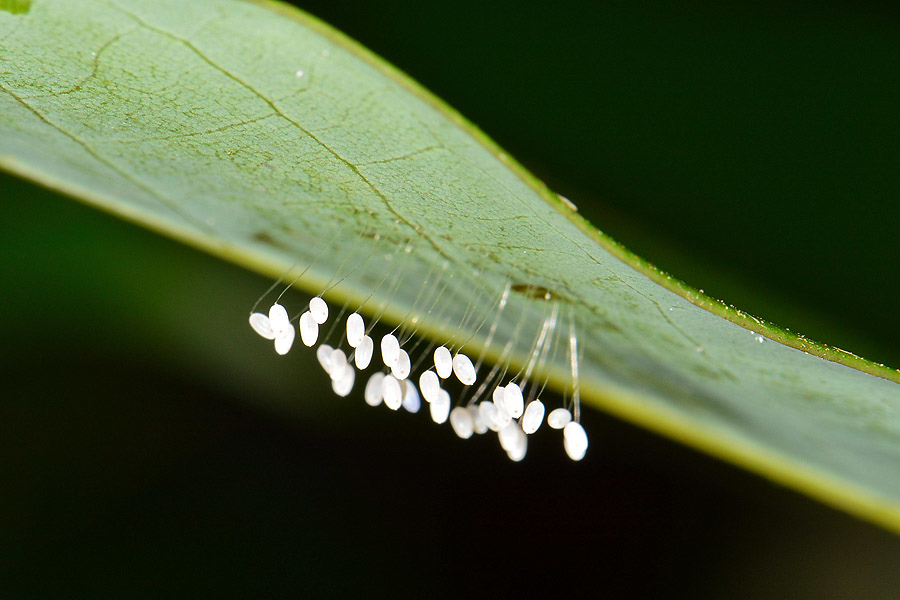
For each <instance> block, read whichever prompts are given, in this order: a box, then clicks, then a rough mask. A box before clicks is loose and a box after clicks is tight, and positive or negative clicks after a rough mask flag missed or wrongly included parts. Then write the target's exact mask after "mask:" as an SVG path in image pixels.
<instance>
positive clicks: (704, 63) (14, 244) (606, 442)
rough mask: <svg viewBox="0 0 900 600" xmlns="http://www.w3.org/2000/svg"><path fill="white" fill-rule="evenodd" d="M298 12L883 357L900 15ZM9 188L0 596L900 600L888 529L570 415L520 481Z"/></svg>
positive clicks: (679, 8)
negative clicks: (576, 436)
mask: <svg viewBox="0 0 900 600" xmlns="http://www.w3.org/2000/svg"><path fill="white" fill-rule="evenodd" d="M37 1H40V0H37ZM297 4H298V5H299V6H301V7H302V8H305V9H306V10H308V11H309V12H311V13H313V14H315V15H317V16H319V17H321V18H322V19H323V20H325V21H327V22H329V23H331V24H332V25H334V26H335V27H337V28H338V29H341V30H343V31H345V32H346V33H348V34H349V35H351V36H352V37H354V38H356V39H357V40H359V41H360V42H362V43H363V44H364V45H366V46H368V47H370V48H371V49H373V50H374V51H375V52H377V53H379V54H381V55H382V56H384V57H386V58H387V59H388V60H389V61H391V62H393V63H394V64H395V65H397V66H399V67H400V68H402V69H403V70H405V71H406V72H408V73H409V74H411V75H412V76H413V77H414V78H416V79H418V80H419V81H420V82H421V83H422V84H423V85H425V86H426V87H428V88H430V89H431V90H432V91H434V92H435V93H436V94H437V95H438V96H440V97H442V98H443V99H445V100H446V101H447V102H449V103H450V104H451V105H452V106H454V107H455V108H457V109H458V110H459V111H460V112H462V113H463V114H464V115H466V116H467V117H468V118H470V119H471V120H472V121H473V122H475V123H476V124H477V125H479V126H480V127H482V128H483V129H484V130H485V131H486V132H487V133H488V134H489V135H491V136H492V137H493V138H494V139H495V140H496V141H498V142H499V143H500V144H501V145H502V146H504V147H505V148H506V149H507V150H508V151H509V152H510V153H511V154H512V155H513V156H515V157H517V158H518V159H519V160H520V161H522V162H523V163H524V164H525V165H526V166H527V167H528V168H530V169H531V170H533V171H534V172H535V173H536V174H537V175H538V176H539V177H540V178H542V179H543V180H544V181H546V182H547V183H548V184H549V185H550V186H551V187H552V188H553V189H555V190H556V191H558V192H560V193H562V194H563V195H565V196H567V197H569V198H571V199H572V200H573V201H574V202H575V203H576V204H577V205H578V206H579V209H580V210H581V212H582V213H583V214H585V215H586V216H587V217H588V218H590V219H591V220H592V221H593V222H594V223H595V224H597V225H598V226H599V227H600V228H601V229H602V230H604V231H605V232H607V233H609V234H610V235H612V236H613V237H614V238H615V239H617V240H619V241H621V242H623V243H624V244H625V245H626V246H628V247H629V248H631V249H632V250H634V251H635V252H636V253H638V254H639V255H641V256H643V257H645V258H647V259H649V260H651V261H652V262H654V263H656V264H657V265H658V266H660V267H662V268H664V269H666V270H668V271H670V272H671V273H673V274H674V275H676V276H678V277H680V278H682V279H684V280H685V281H687V282H688V283H690V284H692V285H694V286H696V287H698V288H703V289H704V290H706V291H707V292H708V293H709V294H711V295H713V296H715V297H718V298H721V299H723V300H725V301H727V302H729V303H732V304H734V305H736V306H738V307H740V308H742V309H745V310H747V311H748V312H751V313H753V314H755V315H758V316H761V317H764V318H766V319H769V320H771V321H774V322H775V323H777V324H779V325H781V326H785V327H788V328H790V329H791V330H793V331H799V332H802V333H804V334H806V335H807V336H809V337H812V338H814V339H818V340H821V341H825V342H828V343H831V344H834V345H837V346H839V347H842V348H844V349H846V350H849V351H852V352H855V353H858V354H861V355H863V356H865V357H867V358H870V359H873V360H876V361H879V362H884V363H887V364H889V365H891V366H900V346H898V344H897V340H898V339H900V335H898V334H900V324H898V320H897V319H896V317H895V314H894V309H895V306H896V305H897V299H898V297H900V272H898V269H897V257H898V256H900V241H898V238H897V235H896V234H895V233H894V231H893V229H894V225H895V223H897V221H898V218H900V205H898V203H897V201H896V199H897V198H898V197H900V194H898V192H900V178H898V177H897V176H896V173H897V167H898V164H900V135H898V133H900V131H898V130H900V111H898V106H900V37H898V36H897V35H896V32H897V31H898V27H900V15H898V13H897V12H896V10H895V9H894V8H893V6H892V5H890V4H888V3H885V4H884V5H878V4H867V5H865V6H863V5H859V4H852V3H849V2H844V3H817V4H816V5H815V6H807V5H806V4H805V3H799V2H778V3H775V2H771V3H765V2H763V3H760V2H752V3H751V2H731V3H727V4H724V5H722V4H721V3H715V2H703V1H693V2H677V3H669V2H641V3H630V2H608V3H606V2H605V3H596V4H593V5H590V6H585V5H581V4H578V5H575V4H571V5H570V4H566V3H560V4H556V5H546V4H542V5H535V4H528V3H501V2H494V3H490V4H489V5H487V6H485V5H484V4H477V3H465V2H454V3H449V2H436V3H430V4H423V3H421V2H411V1H407V0H401V1H397V2H392V3H390V4H389V5H383V4H377V3H362V2H340V3H336V2H324V1H320V2H298V3H297ZM0 198H2V211H0V257H2V258H0V276H2V281H3V286H2V288H0V308H2V310H0V361H2V362H0V364H2V365H3V373H4V378H3V380H4V386H3V389H4V392H3V393H2V397H3V401H2V402H0V449H2V450H0V452H2V453H0V458H2V460H0V582H2V588H3V595H4V596H7V595H9V596H11V597H52V596H59V595H63V594H65V595H67V596H75V597H78V596H82V597H154V598H158V597H160V596H186V595H189V594H191V595H196V594H199V593H207V594H210V593H213V594H216V595H219V594H228V595H250V594H254V595H255V596H262V597H268V596H272V595H275V594H278V595H281V594H285V593H294V594H297V593H303V592H306V593H313V594H316V595H326V594H329V593H330V595H350V594H353V595H356V596H359V595H361V594H369V593H372V592H374V591H376V590H378V591H390V592H392V593H393V595H394V596H396V597H407V596H416V597H419V596H421V595H425V594H427V595H428V596H447V597H459V596H476V595H482V594H485V595H486V594H488V593H501V594H503V595H504V596H511V595H513V594H515V593H524V594H526V595H536V594H538V593H551V592H565V591H577V590H580V591H589V592H591V593H592V594H596V595H601V594H606V595H607V596H609V597H694V596H701V597H718V598H759V597H768V598H773V597H784V598H788V597H790V598H861V597H867V598H893V597H896V590H897V589H898V584H900V572H898V569H897V565H898V564H900V539H897V538H896V537H895V536H893V535H890V534H887V533H885V532H882V531H879V530H878V529H876V528H874V527H872V526H869V525H867V524H865V523H861V522H859V521H856V520H854V519H852V518H850V517H848V516H845V515H843V514H841V513H839V512H836V511H833V510H831V509H828V508H826V507H823V506H820V505H818V504H816V503H815V502H812V501H810V500H807V499H805V498H802V497H800V496H799V495H796V494H794V493H792V492H789V491H787V490H784V489H781V488H778V487H775V486H773V485H771V484H769V483H768V482H766V481H764V480H762V479H760V478H758V477H756V476H753V475H749V474H746V473H744V472H741V471H738V470H737V469H734V468H732V467H730V466H727V465H724V464H722V463H720V462H718V461H715V460H713V459H709V458H706V457H704V456H701V455H699V454H697V453H695V452H693V451H691V450H688V449H685V448H682V447H680V446H678V445H676V444H673V443H671V442H668V441H665V440H662V439H660V438H658V437H656V436H653V435H651V434H648V433H646V432H643V431H641V430H638V429H636V428H633V427H631V426H629V425H627V424H624V423H621V422H619V421H616V420H614V419H611V418H609V417H606V416H605V415H601V414H597V413H594V412H592V411H589V414H587V415H586V427H587V429H588V431H589V432H590V434H591V444H592V445H591V449H590V451H589V454H588V458H587V459H586V460H585V461H584V462H583V463H582V464H578V465H573V464H569V462H568V461H567V460H566V459H565V458H564V456H563V453H562V450H561V448H560V443H559V440H558V439H557V438H556V437H555V436H552V435H550V434H549V432H545V434H544V435H542V436H538V439H537V440H536V443H534V444H533V445H532V448H531V449H530V453H529V456H528V458H527V460H526V461H524V463H522V464H517V465H513V464H509V463H508V461H507V460H506V458H505V457H504V456H502V452H501V451H500V450H499V448H498V447H497V444H496V443H495V441H494V440H492V439H478V440H470V441H469V442H465V443H464V442H461V441H459V440H456V439H455V438H454V436H453V434H452V433H451V432H450V430H449V428H447V427H443V428H438V427H436V426H434V425H432V424H431V423H430V421H429V420H428V418H427V416H425V415H417V416H411V415H396V414H387V411H384V410H373V409H370V408H369V407H367V406H365V405H364V404H363V402H362V400H361V398H360V397H359V394H355V395H353V396H351V397H350V398H348V399H342V400H341V399H336V398H335V397H334V396H333V394H332V393H331V391H330V389H329V386H328V385H327V383H326V381H325V377H324V375H323V374H321V373H320V372H319V371H318V369H317V368H315V367H314V364H313V363H314V358H313V357H312V354H311V353H308V352H307V353H304V352H294V353H293V354H292V355H290V356H289V357H287V358H285V359H278V358H277V357H276V356H275V355H274V354H273V353H272V352H271V348H270V347H269V345H268V344H263V343H261V341H260V340H259V339H258V338H256V337H255V336H254V334H253V333H252V332H251V331H250V329H249V327H247V326H246V314H247V310H248V309H249V307H250V306H251V305H252V304H253V302H254V301H255V299H256V297H257V296H258V295H259V294H260V293H261V292H262V291H264V290H265V289H266V287H267V286H268V284H269V282H268V281H267V280H265V279H263V278H260V277H256V276H254V275H252V274H249V273H246V272H243V271H241V270H239V269H237V268H235V267H232V266H230V265H227V264H223V263H220V262H219V261H217V260H214V259H212V258H209V257H207V256H204V255H201V254H199V253H196V252H193V251H191V250H189V249H187V248H184V247H181V246H179V245H177V244H174V243H172V242H169V241H168V240H165V239H162V238H159V237H157V236H154V235H152V234H150V233H147V232H145V231H142V230H140V229H137V228H134V227H131V226H129V225H126V224H124V223H121V222H119V221H117V220H115V219H112V218H110V217H107V216H106V215H103V214H100V213H98V212H96V211H93V210H91V209H88V208H85V207H83V206H81V205H79V204H77V203H74V202H72V201H70V200H67V199H63V198H60V197H58V196H56V195H54V194H52V193H49V192H46V191H44V190H41V189H39V188H37V187H34V186H31V185H29V184H26V183H24V182H20V181H18V180H15V179H13V178H10V177H6V176H3V177H2V178H0Z"/></svg>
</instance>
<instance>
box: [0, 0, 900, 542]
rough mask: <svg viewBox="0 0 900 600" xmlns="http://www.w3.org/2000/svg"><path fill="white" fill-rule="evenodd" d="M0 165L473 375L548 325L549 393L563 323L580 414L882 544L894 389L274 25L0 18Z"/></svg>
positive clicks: (438, 109) (381, 72)
mask: <svg viewBox="0 0 900 600" xmlns="http://www.w3.org/2000/svg"><path fill="white" fill-rule="evenodd" d="M10 7H12V8H10ZM0 164H2V165H3V166H4V167H5V168H6V169H8V170H10V171H12V172H15V173H18V174H21V175H23V176H26V177H29V178H31V179H33V180H35V181H37V182H40V183H42V184H44V185H47V186H49V187H52V188H55V189H58V190H60V191H63V192H65V193H68V194H70V195H72V196H75V197H77V198H80V199H83V200H85V201H87V202H89V203H92V204H95V205H97V206H100V207H102V208H105V209H106V210H109V211H111V212H113V213H115V214H118V215H120V216H122V217H125V218H127V219H130V220H132V221H135V222H138V223H141V224H144V225H146V226H148V227H151V228H154V229H156V230H158V231H160V232H163V233H165V234H167V235H171V236H173V237H176V238H178V239H181V240H183V241H185V242H187V243H190V244H193V245H195V246H198V247H201V248H204V249H206V250H208V251H210V252H212V253H214V254H217V255H219V256H222V257H223V258H226V259H229V260H233V261H235V262H238V263H240V264H243V265H245V266H247V267H249V268H252V269H255V270H257V271H260V272H263V273H267V274H270V275H272V276H275V277H277V276H279V275H281V274H282V273H283V272H284V271H285V270H286V269H288V268H290V267H291V266H292V265H299V267H298V268H299V269H303V268H304V267H305V266H307V265H311V267H310V268H309V270H308V272H306V273H305V274H304V277H303V278H302V279H301V281H300V282H299V285H301V286H302V287H303V288H304V289H306V290H308V291H310V292H311V293H318V292H319V291H320V290H321V289H322V288H324V287H325V286H328V285H329V284H330V283H333V282H335V281H338V285H336V286H335V287H334V288H332V289H329V291H328V294H327V297H328V298H329V299H330V300H333V301H337V302H343V301H346V302H349V303H350V304H351V305H354V306H355V305H359V304H360V303H362V302H364V301H366V299H367V298H369V295H370V294H372V297H371V299H369V301H368V303H367V304H366V307H365V309H366V310H365V311H364V312H367V313H368V314H373V313H375V312H380V311H382V310H383V311H384V312H385V315H386V318H388V319H389V320H392V321H393V322H401V321H405V322H409V321H411V320H412V319H413V318H414V317H415V318H416V319H417V324H418V326H419V327H420V332H421V333H422V334H424V335H427V336H428V337H430V338H431V339H433V340H435V341H445V340H447V339H452V340H455V341H456V342H461V341H466V340H469V338H470V336H472V337H471V341H470V343H469V344H468V346H467V348H469V349H471V351H472V352H473V353H474V352H477V350H478V349H479V348H480V347H482V346H484V345H485V344H486V339H485V337H486V330H487V328H486V327H479V326H480V325H481V324H482V323H494V322H496V323H497V334H496V337H495V338H494V340H493V343H491V344H489V345H488V348H487V352H488V354H489V355H490V356H491V357H493V358H495V359H496V358H497V357H499V356H500V355H501V353H502V352H503V348H504V346H505V345H506V343H507V341H509V340H513V344H512V346H511V347H512V354H511V356H510V358H511V360H512V362H513V363H514V364H515V365H517V366H521V365H523V364H525V363H526V362H527V360H528V357H529V354H530V352H531V347H532V342H533V340H534V339H535V337H536V336H537V335H538V332H539V330H540V328H541V324H542V322H543V319H544V318H545V317H546V316H547V315H548V314H550V312H551V310H552V309H551V308H550V307H551V306H553V305H556V306H559V307H560V318H559V324H560V327H559V328H558V329H557V331H556V333H555V335H554V347H555V348H556V349H557V351H556V352H555V353H551V356H550V357H549V359H548V364H547V366H546V368H540V367H539V368H538V369H537V370H536V371H535V376H534V378H533V379H538V380H540V379H541V378H542V377H543V376H544V375H545V374H546V375H548V376H549V377H550V379H551V382H552V383H553V384H554V385H555V386H556V387H557V388H558V389H561V390H568V389H569V388H570V386H571V382H572V376H571V372H570V365H569V361H568V359H567V356H566V349H567V347H568V345H569V339H568V327H569V322H570V320H571V322H572V323H574V328H573V329H574V331H576V332H577V338H578V341H579V345H580V348H581V351H582V353H583V354H582V358H581V361H580V369H579V370H580V382H581V390H582V397H583V399H584V400H585V401H587V402H589V403H591V404H594V405H596V406H599V407H602V408H605V409H607V410H609V411H611V412H614V413H616V414H619V415H621V416H624V417H626V418H628V419H631V420H633V421H635V422H638V423H641V424H644V425H646V426H648V427H651V428H653V429H656V430H659V431H661V432H663V433H665V434H667V435H670V436H672V437H675V438H677V439H680V440H683V441H685V442H687V443H690V444H693V445H695V446H698V447H701V448H704V449H706V450H708V451H710V452H712V453H715V454H717V455H719V456H722V457H724V458H727V459H729V460H732V461H734V462H737V463H739V464H743V465H745V466H748V467H750V468H752V469H755V470H757V471H758V472H761V473H763V474H765V475H767V476H769V477H772V478H774V479H776V480H778V481H781V482H783V483H785V484H788V485H791V486H794V487H795V488H797V489H800V490H803V491H805V492H807V493H810V494H812V495H814V496H816V497H819V498H821V499H823V500H824V501H827V502H829V503H832V504H834V505H837V506H840V507H843V508H845V509H847V510H850V511H852V512H855V513H856V514H859V515H861V516H864V517H866V518H869V519H871V520H873V521H876V522H879V523H881V524H883V525H885V526H888V527H891V528H893V529H897V530H900V477H898V475H900V386H898V383H897V381H898V379H900V378H898V375H897V373H896V372H894V371H891V370H889V369H886V368H883V367H881V366H879V365H873V364H870V363H866V362H865V361H862V360H860V359H858V358H856V357H853V356H852V355H848V354H846V353H842V352H840V351H838V350H834V349H829V348H825V347H821V346H817V345H815V344H812V343H810V342H808V341H806V340H803V339H802V338H796V337H794V336H792V335H790V334H787V333H785V332H782V331H779V330H777V329H774V328H772V327H769V326H767V325H766V324H764V323H761V322H758V321H756V320H754V319H752V318H750V317H747V316H746V315H743V314H741V313H739V312H737V311H734V310H731V309H728V308H726V307H723V306H721V305H719V304H716V303H715V302H713V301H711V300H710V299H708V298H706V297H704V296H703V295H702V294H699V293H697V292H695V291H693V290H690V289H689V288H687V287H685V286H683V285H682V284H680V283H679V282H677V281H674V280H671V279H669V278H667V277H666V276H665V275H664V274H660V273H658V272H656V271H654V270H653V269H652V268H651V267H649V266H648V265H646V264H644V263H643V262H641V261H640V260H639V259H637V258H635V257H633V256H630V255H628V254H627V252H625V251H624V250H622V249H621V248H619V247H617V246H616V245H615V244H614V243H612V242H611V241H609V240H608V239H606V238H604V237H602V236H601V235H600V234H599V233H598V232H596V231H595V230H593V229H592V228H591V227H590V226H589V225H588V224H587V223H585V222H583V221H582V220H581V219H579V218H578V216H577V215H576V214H575V213H573V212H572V210H571V209H570V208H569V207H568V206H567V205H566V204H565V203H563V202H562V201H560V200H559V199H558V198H556V197H555V196H553V195H552V194H551V193H549V192H548V191H547V190H546V189H545V188H544V187H543V186H542V185H540V184H539V183H538V182H536V181H535V180H534V179H533V178H532V177H530V176H529V175H527V174H526V173H524V172H523V171H522V169H521V168H520V167H518V166H517V165H516V164H515V163H514V162H513V161H512V160H511V159H509V158H508V157H506V156H505V155H504V154H503V153H502V152H500V151H499V150H498V149H497V148H495V147H494V146H493V145H492V144H491V143H490V142H489V141H488V140H486V139H485V138H484V136H483V135H481V134H480V133H479V132H477V131H476V130H474V128H472V127H471V126H470V125H468V124H467V123H465V122H464V121H463V120H462V119H461V118H460V117H459V116H458V115H456V114H455V113H453V112H452V111H451V110H450V109H448V108H446V107H445V106H443V105H442V104H441V103H440V102H439V101H437V100H436V99H434V98H433V97H431V96H429V95H428V94H427V93H425V92H424V91H422V90H421V89H419V88H418V87H417V86H415V84H413V83H412V82H410V81H409V80H407V79H406V78H404V77H403V76H402V75H400V74H399V73H397V72H396V71H395V70H393V69H392V68H390V67H389V66H387V65H385V64H384V63H382V62H380V61H379V60H378V59H377V58H375V57H373V56H371V55H370V54H368V53H367V52H366V51H364V50H363V49H361V48H359V47H358V46H356V45H355V44H354V43H352V42H350V41H348V40H346V39H345V38H343V37H342V36H340V35H339V34H337V33H335V32H333V31H331V30H330V29H328V28H327V27H325V26H324V25H322V24H320V23H318V22H317V21H315V20H314V19H311V18H309V17H307V16H305V15H303V14H301V13H299V12H297V11H293V10H290V9H287V8H284V7H282V6H280V5H277V4H268V3H252V2H245V1H240V0H202V1H201V0H198V1H194V2H190V3H180V2H174V1H165V2H160V1H150V0H144V1H139V0H116V1H112V0H110V1H102V0H36V1H34V2H32V3H30V5H29V3H22V2H14V3H8V2H7V3H5V4H0ZM507 283H511V284H516V288H515V289H520V290H521V289H525V286H536V287H532V288H528V289H530V290H531V291H533V290H534V289H546V290H549V291H550V293H551V294H552V297H553V298H554V301H553V302H551V303H547V302H546V301H544V300H543V299H541V298H540V297H534V294H533V293H520V292H513V293H512V295H511V300H510V302H509V306H508V307H507V308H506V309H505V310H504V311H503V313H502V314H499V315H498V314H497V312H496V306H497V302H498V299H499V298H500V296H501V294H502V290H503V289H504V286H505V285H506V284H507ZM538 296H539V295H538ZM432 306H434V307H435V308H434V310H433V311H431V313H430V314H429V308H430V307H432ZM248 308H249V307H248ZM291 308H292V312H293V311H294V310H296V309H297V308H299V307H291ZM223 325H224V326H228V324H223ZM234 327H246V323H245V322H244V321H243V320H239V321H237V322H235V323H234ZM268 350H270V349H268ZM261 351H262V350H261Z"/></svg>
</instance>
